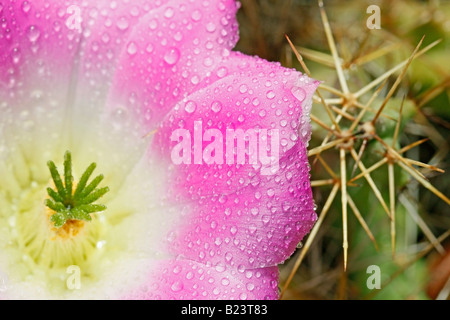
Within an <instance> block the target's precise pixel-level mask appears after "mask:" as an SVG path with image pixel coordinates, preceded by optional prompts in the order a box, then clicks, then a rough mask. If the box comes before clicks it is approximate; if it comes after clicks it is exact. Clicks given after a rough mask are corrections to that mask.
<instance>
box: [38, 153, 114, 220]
mask: <svg viewBox="0 0 450 320" xmlns="http://www.w3.org/2000/svg"><path fill="white" fill-rule="evenodd" d="M47 166H48V167H49V169H50V174H51V176H52V179H53V182H54V184H55V188H56V190H53V189H52V188H47V193H48V195H49V196H50V199H46V200H45V205H46V206H47V207H49V208H50V209H51V210H53V211H55V212H56V213H55V214H53V215H52V216H51V217H50V221H52V222H53V223H54V224H55V227H56V228H60V227H62V226H63V225H64V224H65V223H66V222H67V221H68V220H84V221H91V220H92V217H91V215H90V214H91V213H94V212H99V211H103V210H105V209H106V206H105V205H102V204H94V202H95V201H97V200H98V199H99V198H101V197H102V196H103V195H105V194H106V193H107V192H108V191H109V187H103V188H97V186H98V185H99V184H100V182H101V181H102V180H103V178H104V177H103V175H102V174H101V175H99V176H97V177H96V178H94V179H93V180H92V181H91V183H89V184H87V182H88V180H89V178H90V176H91V175H92V173H93V172H94V170H95V168H96V166H97V165H96V163H94V162H93V163H91V164H90V165H89V167H88V168H87V169H86V171H85V172H84V173H83V175H82V176H81V179H80V181H79V182H78V184H77V186H76V188H75V191H73V180H74V179H73V176H72V155H71V153H70V151H66V153H65V154H64V183H63V181H62V179H61V176H60V175H59V172H58V169H57V168H56V166H55V163H54V162H53V161H49V162H47ZM96 188H97V189H96Z"/></svg>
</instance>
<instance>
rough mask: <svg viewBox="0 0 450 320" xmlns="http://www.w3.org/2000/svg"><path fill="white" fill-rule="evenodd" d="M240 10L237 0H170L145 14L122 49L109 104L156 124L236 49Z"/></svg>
mask: <svg viewBox="0 0 450 320" xmlns="http://www.w3.org/2000/svg"><path fill="white" fill-rule="evenodd" d="M236 11H237V5H236V2H235V1H234V0H220V1H219V0H214V1H190V2H189V3H188V4H187V3H185V2H183V1H169V2H168V3H167V4H165V5H164V6H161V7H160V8H159V9H157V10H155V11H154V12H153V13H152V14H149V15H147V16H146V17H144V18H142V19H141V20H140V22H139V25H138V26H136V28H135V29H134V30H133V32H132V34H131V35H130V38H129V42H128V43H127V46H126V50H124V51H123V52H122V54H121V57H120V63H119V66H118V69H117V73H116V75H115V78H114V82H113V87H112V89H111V94H110V98H109V103H108V106H109V107H110V108H112V109H116V108H123V107H124V106H126V107H130V109H132V110H133V111H134V112H135V113H137V114H139V115H140V116H141V119H142V121H144V122H145V123H146V124H147V128H154V127H155V126H156V124H157V123H158V122H159V121H160V120H161V119H162V118H163V117H164V116H165V115H166V113H167V112H168V111H169V110H170V109H172V108H173V106H174V105H175V104H176V102H178V101H179V100H181V99H183V97H184V96H185V95H187V94H189V93H190V92H192V91H195V90H198V89H199V88H201V87H204V86H205V84H207V83H208V82H210V81H211V80H210V78H211V77H213V75H212V71H213V70H216V69H217V65H218V64H219V63H220V61H221V60H222V57H224V56H227V55H229V54H230V50H231V49H232V48H233V47H234V45H235V44H236V42H237V39H238V35H237V32H238V26H237V22H236V18H235V14H236Z"/></svg>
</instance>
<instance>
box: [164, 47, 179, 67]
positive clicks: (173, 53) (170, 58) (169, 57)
mask: <svg viewBox="0 0 450 320" xmlns="http://www.w3.org/2000/svg"><path fill="white" fill-rule="evenodd" d="M179 59H180V51H179V50H178V49H177V48H170V49H169V50H168V51H167V52H166V54H165V55H164V61H165V62H166V63H167V64H168V65H174V64H175V63H177V62H178V60H179Z"/></svg>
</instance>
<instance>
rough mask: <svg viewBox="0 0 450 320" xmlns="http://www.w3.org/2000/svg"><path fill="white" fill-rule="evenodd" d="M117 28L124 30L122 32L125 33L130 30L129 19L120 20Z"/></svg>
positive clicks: (122, 18)
mask: <svg viewBox="0 0 450 320" xmlns="http://www.w3.org/2000/svg"><path fill="white" fill-rule="evenodd" d="M116 25H117V28H119V30H122V31H124V30H127V29H128V27H129V25H130V24H129V22H128V20H127V18H125V17H121V18H119V20H118V21H117V24H116Z"/></svg>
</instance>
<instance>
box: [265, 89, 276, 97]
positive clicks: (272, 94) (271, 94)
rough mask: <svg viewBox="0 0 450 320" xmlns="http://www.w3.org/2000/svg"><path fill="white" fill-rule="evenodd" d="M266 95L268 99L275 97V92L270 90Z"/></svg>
mask: <svg viewBox="0 0 450 320" xmlns="http://www.w3.org/2000/svg"><path fill="white" fill-rule="evenodd" d="M266 97H267V98H268V99H273V98H275V92H273V91H272V90H270V91H267V94H266Z"/></svg>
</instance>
